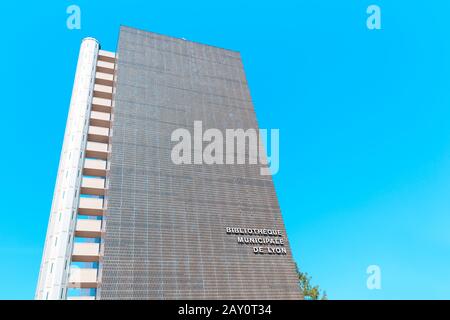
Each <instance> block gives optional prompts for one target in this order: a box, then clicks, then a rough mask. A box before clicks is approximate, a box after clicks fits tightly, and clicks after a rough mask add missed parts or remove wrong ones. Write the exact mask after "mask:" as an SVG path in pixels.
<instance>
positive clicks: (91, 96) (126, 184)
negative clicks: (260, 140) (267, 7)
mask: <svg viewBox="0 0 450 320" xmlns="http://www.w3.org/2000/svg"><path fill="white" fill-rule="evenodd" d="M194 121H202V126H203V130H206V129H208V128H216V129H219V130H225V129H244V130H246V129H249V128H254V129H257V128H258V125H257V122H256V116H255V113H254V109H253V104H252V101H251V98H250V94H249V90H248V86H247V81H246V78H245V74H244V71H243V65H242V61H241V57H240V54H239V52H236V51H231V50H225V49H222V48H217V47H213V46H209V45H204V44H199V43H195V42H192V41H186V40H184V39H177V38H173V37H168V36H164V35H160V34H155V33H151V32H146V31H141V30H137V29H133V28H129V27H121V29H120V34H119V41H118V48H117V52H116V53H113V52H108V51H104V50H101V49H100V45H99V43H98V41H97V40H95V39H92V38H86V39H84V40H83V41H82V44H81V49H80V54H79V60H78V65H77V70H76V75H75V83H74V88H73V93H72V99H71V103H70V110H69V116H68V120H67V125H66V132H65V136H64V143H63V148H62V153H61V159H60V164H59V169H58V176H57V181H56V186H55V192H54V197H53V204H52V208H51V213H50V219H49V225H48V231H47V237H46V241H45V248H44V253H43V258H42V264H41V270H40V274H39V281H38V286H37V290H36V299H301V298H302V294H301V292H300V289H299V286H298V281H297V275H296V270H295V264H294V261H293V259H292V255H291V252H290V248H289V243H288V240H287V236H286V231H285V228H284V224H283V220H282V217H281V213H280V209H279V205H278V201H277V197H276V194H275V190H274V186H273V182H272V178H271V176H270V175H261V174H260V168H261V165H260V164H249V163H244V164H204V163H203V164H175V163H174V162H173V160H172V158H171V151H172V148H173V146H174V142H173V141H172V140H171V134H172V133H173V132H174V130H176V129H178V128H186V129H188V130H192V129H193V127H194ZM197 147H198V145H197ZM201 147H202V146H201ZM200 149H201V148H200ZM227 151H228V150H227ZM247 151H248V150H247ZM199 152H200V153H201V152H202V150H199V149H198V148H197V149H196V147H195V143H194V144H193V146H192V153H193V154H196V153H199ZM233 156H234V155H233Z"/></svg>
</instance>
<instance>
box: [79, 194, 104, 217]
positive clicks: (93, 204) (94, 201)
mask: <svg viewBox="0 0 450 320" xmlns="http://www.w3.org/2000/svg"><path fill="white" fill-rule="evenodd" d="M78 214H80V215H87V216H102V215H103V199H101V198H80V204H79V205H78Z"/></svg>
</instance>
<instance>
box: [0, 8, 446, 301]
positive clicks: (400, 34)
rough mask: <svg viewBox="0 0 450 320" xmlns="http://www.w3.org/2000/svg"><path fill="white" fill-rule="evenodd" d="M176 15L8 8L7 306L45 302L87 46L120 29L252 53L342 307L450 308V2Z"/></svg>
mask: <svg viewBox="0 0 450 320" xmlns="http://www.w3.org/2000/svg"><path fill="white" fill-rule="evenodd" d="M119 2H121V3H122V4H119ZM167 2H168V1H133V0H127V1H73V2H72V1H38V2H37V1H33V2H31V1H29V3H20V4H16V3H15V2H14V4H12V3H13V2H12V1H10V2H8V3H2V10H1V11H0V17H1V19H0V23H1V28H0V30H1V32H2V50H1V52H0V55H1V57H0V58H1V60H0V61H2V72H1V74H0V77H1V86H0V88H1V93H2V94H1V97H2V103H1V107H2V120H3V121H2V126H1V129H0V130H1V131H2V132H1V135H0V137H2V145H3V147H2V157H1V160H0V162H1V167H2V169H3V170H2V178H3V183H1V185H0V188H1V193H0V194H1V195H2V209H1V212H2V217H1V221H0V289H1V290H0V298H3V299H6V298H12V299H31V298H33V295H34V290H35V286H36V281H37V275H38V271H39V264H40V259H41V254H42V248H43V244H44V238H45V233H46V228H47V222H48V215H49V210H50V205H51V200H52V194H53V187H54V183H55V177H56V171H57V167H58V161H59V153H60V150H61V144H62V139H63V133H64V127H65V121H66V116H67V112H68V106H69V101H70V95H71V90H72V84H73V77H74V72H75V67H76V62H77V55H78V49H79V44H80V40H81V39H82V38H83V37H86V36H93V37H96V38H98V39H99V40H100V41H101V43H102V45H103V48H104V49H106V50H115V45H116V41H117V35H118V29H119V25H120V24H125V25H129V26H133V27H137V28H142V29H146V30H149V31H155V32H159V33H163V34H168V35H172V36H177V37H184V38H187V39H189V40H195V41H199V42H204V43H207V44H212V45H216V46H220V47H225V48H230V49H235V50H239V51H241V53H242V56H243V60H244V65H245V69H246V73H247V77H248V81H249V84H250V88H251V93H252V97H253V100H254V103H255V108H256V113H257V116H258V121H259V123H260V126H261V127H263V128H280V136H281V150H280V153H281V155H280V172H279V173H278V174H277V175H276V176H275V177H274V180H275V185H276V189H277V194H278V197H279V200H280V205H281V209H282V212H283V216H284V219H285V222H286V225H287V229H288V235H289V237H290V242H291V245H292V249H293V252H294V256H295V259H296V261H297V262H298V264H299V266H300V267H301V268H302V269H303V270H305V271H307V272H309V273H310V274H311V275H312V276H313V280H314V282H315V283H317V284H320V286H321V287H323V288H325V289H326V290H327V292H328V294H329V297H330V298H334V299H347V298H355V299H383V298H385V299H392V298H440V299H442V298H447V299H448V298H450V272H449V268H450V231H449V230H450V26H449V24H448V21H449V18H448V15H449V12H450V2H449V1H444V0H441V1H432V2H429V3H427V2H423V1H406V0H403V1H399V0H397V1H381V0H371V1H334V0H329V1H318V0H302V1H292V2H281V1H270V2H264V1H255V2H247V1H246V4H243V3H242V2H244V1H203V2H197V1H179V3H175V2H172V3H171V4H168V3H167ZM74 3H75V4H77V5H79V6H80V7H81V10H82V25H81V30H68V29H67V28H66V17H67V15H66V12H65V11H66V7H67V6H68V5H70V4H74ZM373 3H375V4H378V5H379V6H380V7H381V10H382V28H383V29H382V30H380V31H369V30H368V29H367V28H366V17H367V15H366V13H365V11H366V8H367V6H368V5H369V4H373ZM371 264H376V265H379V266H380V267H381V270H382V289H381V290H375V291H370V290H368V289H367V288H366V268H367V266H368V265H371Z"/></svg>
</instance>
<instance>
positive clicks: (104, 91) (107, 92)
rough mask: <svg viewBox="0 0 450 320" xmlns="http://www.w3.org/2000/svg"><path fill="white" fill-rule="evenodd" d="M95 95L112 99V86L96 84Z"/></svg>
mask: <svg viewBox="0 0 450 320" xmlns="http://www.w3.org/2000/svg"><path fill="white" fill-rule="evenodd" d="M94 97H97V98H103V99H112V87H110V86H105V85H102V84H94Z"/></svg>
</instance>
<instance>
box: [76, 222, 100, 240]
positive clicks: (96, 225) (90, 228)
mask: <svg viewBox="0 0 450 320" xmlns="http://www.w3.org/2000/svg"><path fill="white" fill-rule="evenodd" d="M101 233H102V221H101V220H91V219H78V220H77V225H76V227H75V236H76V237H82V238H100V237H101Z"/></svg>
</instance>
